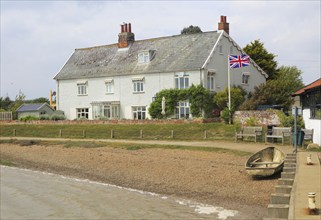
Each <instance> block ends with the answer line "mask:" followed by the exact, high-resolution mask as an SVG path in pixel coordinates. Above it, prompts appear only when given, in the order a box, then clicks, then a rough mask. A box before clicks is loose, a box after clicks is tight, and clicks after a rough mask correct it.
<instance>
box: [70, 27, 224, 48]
mask: <svg viewBox="0 0 321 220" xmlns="http://www.w3.org/2000/svg"><path fill="white" fill-rule="evenodd" d="M209 33H218V31H206V32H200V33H193V34H176V35H170V36H163V37H154V38H147V39H141V40H135V41H134V43H135V42H144V41H154V40H159V39H166V38H176V37H182V36H190V35H201V34H209ZM112 46H117V43H113V44H106V45H98V46H92V47H83V48H76V49H75V51H76V50H90V49H95V48H100V47H112Z"/></svg>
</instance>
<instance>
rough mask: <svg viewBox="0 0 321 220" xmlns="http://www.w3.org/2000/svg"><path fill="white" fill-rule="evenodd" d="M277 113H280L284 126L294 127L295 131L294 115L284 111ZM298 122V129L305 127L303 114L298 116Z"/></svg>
mask: <svg viewBox="0 0 321 220" xmlns="http://www.w3.org/2000/svg"><path fill="white" fill-rule="evenodd" d="M276 113H277V115H278V117H279V119H280V122H281V125H282V126H283V127H292V131H294V117H293V115H289V116H287V115H286V114H284V112H282V111H276ZM296 123H297V130H298V131H300V130H301V128H305V125H304V121H303V117H302V116H298V117H297V121H296Z"/></svg>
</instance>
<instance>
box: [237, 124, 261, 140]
mask: <svg viewBox="0 0 321 220" xmlns="http://www.w3.org/2000/svg"><path fill="white" fill-rule="evenodd" d="M262 131H263V128H262V127H251V126H249V127H242V128H241V131H239V132H235V142H236V141H237V140H238V139H241V140H243V137H254V140H255V142H256V141H257V137H259V136H262Z"/></svg>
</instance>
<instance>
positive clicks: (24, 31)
mask: <svg viewBox="0 0 321 220" xmlns="http://www.w3.org/2000/svg"><path fill="white" fill-rule="evenodd" d="M320 7H321V6H320V1H12V0H10V1H4V0H1V94H0V96H2V97H5V96H7V95H9V97H10V98H11V99H14V98H15V96H16V95H17V94H18V93H19V90H21V91H22V92H23V93H24V94H25V95H26V98H27V99H33V98H38V97H48V95H49V91H50V90H55V81H54V80H53V77H54V76H55V75H56V74H57V73H58V72H59V70H60V69H61V68H62V67H63V65H64V64H65V63H66V62H67V60H68V59H69V57H70V56H71V54H72V53H73V51H74V49H75V48H83V47H91V46H98V45H106V44H113V43H116V42H117V40H118V33H119V31H120V24H122V23H123V22H131V23H132V31H133V32H134V33H135V39H136V40H140V39H147V38H155V37H161V36H170V35H176V34H179V33H180V30H182V29H183V28H184V27H187V26H189V25H197V26H199V27H200V28H201V29H202V30H203V31H213V30H217V23H218V21H219V17H220V16H221V15H225V16H227V21H228V22H229V23H230V36H231V37H232V38H233V39H234V40H235V41H236V42H237V43H238V45H239V46H241V47H244V46H245V45H247V44H249V43H250V42H251V41H254V40H256V39H260V41H261V42H263V43H264V46H265V47H266V49H267V50H268V51H269V52H271V53H274V54H276V55H277V58H276V60H277V61H278V64H279V66H281V65H286V66H297V67H298V68H299V69H301V70H302V71H303V74H302V78H303V82H304V83H305V84H308V83H311V82H313V81H315V80H316V79H318V78H320V77H321V76H320V50H321V45H320V26H321V24H320Z"/></svg>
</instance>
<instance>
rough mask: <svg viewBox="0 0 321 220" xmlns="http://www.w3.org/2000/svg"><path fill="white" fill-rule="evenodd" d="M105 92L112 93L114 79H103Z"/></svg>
mask: <svg viewBox="0 0 321 220" xmlns="http://www.w3.org/2000/svg"><path fill="white" fill-rule="evenodd" d="M105 87H106V94H113V93H114V80H106V81H105Z"/></svg>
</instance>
